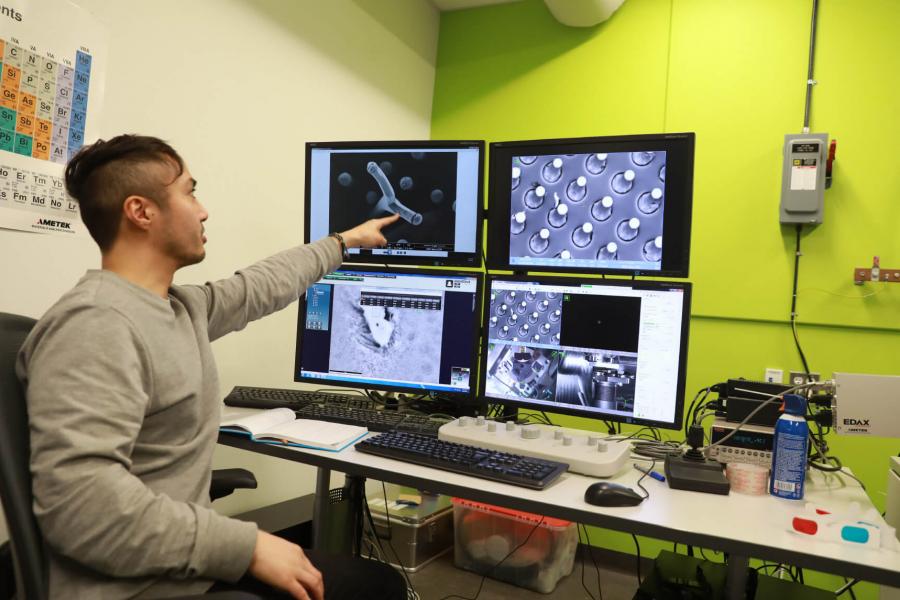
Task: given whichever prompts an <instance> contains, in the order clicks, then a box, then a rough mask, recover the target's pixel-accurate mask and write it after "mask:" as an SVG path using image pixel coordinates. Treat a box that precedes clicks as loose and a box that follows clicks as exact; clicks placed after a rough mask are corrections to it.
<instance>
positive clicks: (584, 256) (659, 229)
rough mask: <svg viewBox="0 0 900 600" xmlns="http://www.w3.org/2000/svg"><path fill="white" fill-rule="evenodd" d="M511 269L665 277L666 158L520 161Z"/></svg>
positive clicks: (516, 161) (515, 173)
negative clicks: (638, 273)
mask: <svg viewBox="0 0 900 600" xmlns="http://www.w3.org/2000/svg"><path fill="white" fill-rule="evenodd" d="M512 165H513V166H512V173H511V177H512V184H511V203H510V212H511V214H510V248H509V252H510V257H509V258H510V263H511V264H513V265H538V266H539V265H565V266H571V267H588V268H609V269H626V270H627V269H634V270H660V269H661V268H662V267H661V264H662V260H661V259H662V252H663V238H662V234H663V212H664V209H665V181H666V153H665V152H664V151H661V152H649V151H648V152H613V153H607V154H568V155H543V156H516V157H514V158H513V161H512Z"/></svg>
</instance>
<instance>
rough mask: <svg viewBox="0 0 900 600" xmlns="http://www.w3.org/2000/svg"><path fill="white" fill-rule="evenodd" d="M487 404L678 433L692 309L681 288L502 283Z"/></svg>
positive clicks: (494, 307)
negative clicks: (670, 426)
mask: <svg viewBox="0 0 900 600" xmlns="http://www.w3.org/2000/svg"><path fill="white" fill-rule="evenodd" d="M486 293H488V294H489V302H490V307H489V308H488V309H487V319H488V323H487V325H488V327H487V332H488V333H487V353H486V356H487V361H486V369H485V373H484V377H485V388H484V389H485V396H487V397H489V398H496V399H504V400H510V401H519V402H522V403H524V404H528V405H532V406H535V405H536V406H539V407H546V408H545V410H552V409H554V408H562V407H565V408H567V409H568V410H567V411H566V412H578V413H583V416H594V417H597V418H604V416H607V417H609V418H615V419H616V420H629V419H636V420H644V421H656V422H661V423H672V422H673V421H674V420H675V418H676V402H677V401H679V400H680V397H679V394H678V393H677V391H678V386H679V357H680V355H681V349H682V339H681V338H682V329H683V325H684V324H683V319H684V318H685V316H686V315H685V313H686V311H688V310H689V307H688V306H686V304H687V303H686V302H685V289H684V288H683V284H682V287H671V288H668V287H652V288H650V289H641V288H640V286H639V284H634V286H632V287H629V286H621V285H549V284H540V283H537V282H524V281H504V280H494V281H493V282H492V284H491V288H490V289H489V290H488V292H486Z"/></svg>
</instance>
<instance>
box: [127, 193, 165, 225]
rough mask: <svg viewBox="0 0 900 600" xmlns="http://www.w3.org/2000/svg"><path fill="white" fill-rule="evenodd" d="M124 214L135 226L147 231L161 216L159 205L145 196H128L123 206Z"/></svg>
mask: <svg viewBox="0 0 900 600" xmlns="http://www.w3.org/2000/svg"><path fill="white" fill-rule="evenodd" d="M122 213H123V215H124V217H125V219H126V220H127V221H128V222H129V223H131V224H132V225H133V226H135V227H137V228H138V229H143V230H147V229H149V228H150V223H151V222H152V221H153V220H154V219H156V218H157V216H158V215H159V205H158V204H156V202H154V201H153V200H151V199H149V198H147V197H145V196H128V197H127V198H125V202H124V203H123V205H122Z"/></svg>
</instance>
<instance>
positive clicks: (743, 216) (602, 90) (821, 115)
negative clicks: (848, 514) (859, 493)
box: [432, 0, 900, 597]
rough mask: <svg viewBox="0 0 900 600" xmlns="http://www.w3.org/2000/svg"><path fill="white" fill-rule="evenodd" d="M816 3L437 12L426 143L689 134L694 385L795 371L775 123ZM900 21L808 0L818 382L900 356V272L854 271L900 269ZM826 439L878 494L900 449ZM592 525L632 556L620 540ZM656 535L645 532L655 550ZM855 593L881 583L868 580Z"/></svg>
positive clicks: (890, 363)
mask: <svg viewBox="0 0 900 600" xmlns="http://www.w3.org/2000/svg"><path fill="white" fill-rule="evenodd" d="M811 7H812V3H811V0H807V1H799V0H753V1H750V2H748V1H746V0H740V1H739V0H626V2H625V3H624V5H623V6H622V7H621V8H620V9H619V11H618V12H617V13H616V14H615V15H613V16H612V18H611V19H609V20H608V21H607V22H606V23H603V24H601V25H600V26H597V27H593V28H590V29H578V28H570V27H566V26H564V25H561V24H559V23H558V22H556V21H555V20H554V19H553V18H552V16H551V15H550V14H549V12H548V11H547V9H546V8H545V6H544V4H543V2H541V1H540V0H523V1H521V2H516V3H512V4H507V5H500V6H492V7H487V8H480V9H473V10H465V11H456V12H449V13H444V14H443V15H442V18H441V29H440V37H439V46H438V64H437V74H436V81H435V94H434V106H433V114H432V138H433V139H453V138H476V139H478V138H483V139H486V140H488V141H501V140H518V139H539V138H545V137H580V136H593V135H613V134H630V133H651V132H660V131H666V132H676V131H694V132H696V134H697V154H696V167H695V185H694V213H693V231H692V246H691V247H692V253H691V276H690V278H689V279H690V280H691V281H692V282H693V283H694V303H693V308H692V322H691V340H690V353H689V358H688V381H687V386H688V393H689V396H692V395H693V392H694V391H695V390H697V389H699V388H701V387H704V386H706V385H709V384H713V383H716V382H718V381H722V380H724V379H726V378H728V377H737V376H744V377H748V378H755V379H759V378H762V376H763V372H764V370H765V368H766V367H776V368H783V369H784V370H785V372H787V370H789V369H799V368H800V367H801V365H800V359H799V356H798V354H797V352H796V349H795V348H794V344H793V339H792V336H791V332H790V327H789V325H788V318H789V312H790V302H791V297H790V294H791V284H792V277H793V259H794V256H793V248H794V241H795V238H794V235H795V234H794V230H793V228H790V227H787V228H783V227H782V226H781V225H779V223H778V202H779V191H780V187H781V166H780V165H781V146H782V141H783V136H784V134H785V133H799V132H800V130H801V127H802V125H803V108H804V97H805V89H806V69H807V57H808V49H809V45H808V44H809V26H810V16H811ZM897 23H900V2H896V1H895V0H855V1H853V0H823V2H821V3H820V8H819V26H818V47H817V51H816V57H815V78H816V79H817V81H818V82H819V83H818V85H817V86H816V88H815V91H814V93H813V103H812V115H811V130H812V131H815V132H827V133H829V134H830V135H831V137H832V138H835V139H837V140H838V149H837V150H838V151H837V160H836V162H835V167H834V185H833V186H832V188H831V189H830V190H828V191H827V192H826V196H825V204H826V208H825V222H824V224H822V225H819V226H818V227H815V228H806V229H805V230H804V233H803V237H802V252H803V256H802V259H801V267H800V281H799V290H800V292H799V303H798V314H799V317H798V323H799V324H800V326H799V331H800V339H801V341H802V344H803V348H804V351H805V353H806V355H807V358H808V360H809V363H810V368H811V369H812V370H814V371H818V372H821V373H822V374H823V375H824V376H825V377H830V375H831V373H832V372H834V371H849V372H862V373H897V372H898V370H900V369H898V368H897V358H896V357H898V356H900V335H898V333H897V330H898V329H900V319H898V318H897V306H898V299H900V285H898V286H892V285H890V284H874V285H873V284H867V285H865V286H855V285H853V282H852V274H853V268H854V267H857V266H867V265H869V264H871V260H872V256H873V255H879V256H880V257H881V263H882V266H883V267H885V268H895V267H896V268H900V236H897V235H895V230H896V228H897V223H900V202H898V201H897V196H898V192H900V169H898V168H897V166H896V165H895V162H896V158H895V156H894V152H892V151H891V150H890V147H891V145H890V143H891V141H892V140H896V139H900V119H898V118H897V115H898V114H900V84H898V83H897V82H896V80H895V76H896V73H897V72H898V71H900V36H897V35H896V33H895V29H896V24H897ZM488 204H490V200H489V199H488ZM580 424H581V425H582V426H585V427H588V426H591V425H592V424H591V423H590V422H587V421H584V422H581V423H580ZM829 443H830V444H831V446H832V448H833V450H834V452H835V453H836V454H837V455H839V456H840V457H841V458H842V460H843V461H844V463H845V464H846V465H847V466H849V467H850V468H851V469H853V471H854V472H855V473H857V474H858V475H859V476H860V477H861V478H862V479H863V480H864V481H865V482H866V485H867V487H868V490H869V495H870V496H871V498H872V500H873V501H874V502H875V504H876V506H878V507H880V508H883V504H884V490H885V484H886V467H887V458H888V456H889V455H891V454H893V453H895V452H897V450H898V444H897V443H896V442H895V441H894V440H888V439H858V438H846V437H836V436H831V438H830V440H829ZM602 535H603V540H604V541H603V544H604V545H607V546H610V547H613V548H616V549H620V550H626V551H633V544H632V543H631V540H630V538H627V537H625V536H622V535H621V534H614V533H612V532H604V533H603V534H602ZM593 537H594V540H597V539H598V536H593ZM659 547H662V546H661V545H659V544H656V545H654V544H652V543H648V544H646V545H644V544H642V549H643V550H644V551H645V552H648V551H649V553H650V554H651V555H655V553H656V550H657V549H658V548H659ZM666 547H668V544H667V545H666ZM648 548H649V550H648ZM838 582H839V579H838V578H833V577H831V578H824V577H823V578H818V579H816V584H818V585H822V586H823V587H830V588H832V589H834V588H835V587H837V585H838ZM858 589H860V590H861V591H862V593H861V594H859V595H860V596H861V597H866V596H869V597H874V595H873V593H874V592H873V589H874V588H873V586H866V587H865V588H864V589H863V586H858Z"/></svg>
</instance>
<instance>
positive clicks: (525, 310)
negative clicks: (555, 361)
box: [488, 290, 562, 346]
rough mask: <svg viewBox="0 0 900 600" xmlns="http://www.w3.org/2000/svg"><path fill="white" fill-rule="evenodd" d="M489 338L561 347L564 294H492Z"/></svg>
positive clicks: (506, 291)
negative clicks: (560, 336) (560, 335)
mask: <svg viewBox="0 0 900 600" xmlns="http://www.w3.org/2000/svg"><path fill="white" fill-rule="evenodd" d="M490 311H491V316H490V318H489V319H488V336H489V338H490V339H496V340H509V341H513V342H515V341H521V342H523V343H534V344H550V345H556V346H558V345H559V332H560V326H561V323H560V321H561V319H562V294H559V293H556V292H535V291H530V290H528V291H521V290H519V291H516V290H501V291H496V292H493V293H491V297H490Z"/></svg>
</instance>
